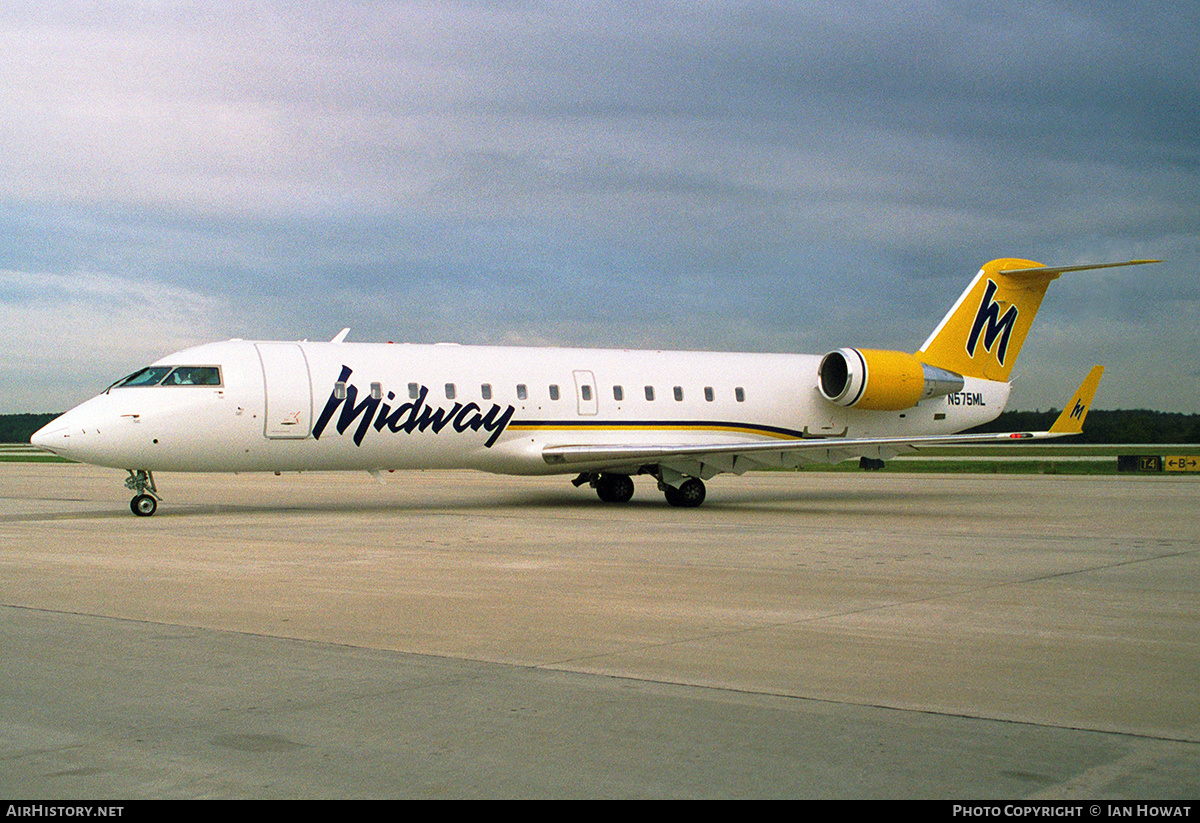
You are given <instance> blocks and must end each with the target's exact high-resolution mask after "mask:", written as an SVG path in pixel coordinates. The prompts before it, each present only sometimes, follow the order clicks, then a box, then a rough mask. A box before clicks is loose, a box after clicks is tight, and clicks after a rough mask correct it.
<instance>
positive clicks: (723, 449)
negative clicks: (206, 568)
mask: <svg viewBox="0 0 1200 823" xmlns="http://www.w3.org/2000/svg"><path fill="white" fill-rule="evenodd" d="M1153 262H1159V261H1155V260H1129V261H1125V262H1121V263H1102V264H1094V265H1075V266H1043V265H1041V264H1040V263H1036V262H1034V261H1031V260H1023V259H1017V258H1001V259H997V260H993V261H991V262H989V263H987V264H985V265H984V266H983V267H982V268H981V269H980V270H979V272H978V274H976V276H975V278H974V279H973V280H972V281H971V284H970V285H969V286H968V287H967V289H966V291H964V292H963V293H962V296H961V297H959V299H958V301H957V302H955V303H954V305H953V306H952V307H951V309H950V311H949V312H948V313H947V314H946V316H945V317H944V318H943V320H942V321H941V323H939V324H938V325H937V327H936V328H935V329H934V330H933V332H932V334H930V335H929V337H928V339H927V340H926V341H925V342H924V344H922V346H921V347H920V348H919V349H917V351H915V352H913V353H908V352H900V351H882V350H876V349H863V348H851V347H844V348H839V349H836V350H834V351H831V352H829V353H827V354H825V355H824V356H820V355H805V354H760V353H725V352H698V351H635V350H616V349H571V348H552V347H546V348H533V347H500V346H461V345H457V344H448V343H439V344H432V345H424V344H410V343H402V344H393V343H386V344H374V343H349V342H346V339H345V338H346V336H347V334H348V333H349V329H343V330H342V331H341V332H340V333H339V334H338V335H336V336H335V337H334V338H333V339H332V340H331V341H329V342H309V341H296V342H293V341H286V342H285V341H255V340H241V339H233V340H228V341H225V342H218V343H210V344H206V345H201V346H197V347H194V348H190V349H186V350H184V351H181V352H178V353H176V354H171V355H168V356H166V357H163V358H162V359H160V360H157V361H155V362H154V363H153V364H151V365H149V366H147V367H145V368H143V369H140V370H138V371H136V372H134V373H133V374H131V375H129V376H127V377H124V378H122V379H120V380H118V381H117V382H115V383H113V384H112V385H111V386H109V387H108V389H106V390H105V391H104V392H103V393H101V394H99V395H98V396H96V397H94V398H92V399H91V400H88V401H86V402H84V403H83V404H81V405H79V406H77V407H75V408H73V409H71V410H70V411H68V412H66V413H65V414H63V415H61V416H60V417H58V418H56V419H54V420H53V421H51V422H50V423H48V424H47V425H46V426H44V427H43V428H42V429H40V430H39V431H37V432H36V433H34V435H33V436H32V438H31V442H32V444H33V445H35V446H37V447H38V448H40V449H43V450H46V451H49V452H52V453H54V454H57V455H61V456H62V457H65V458H68V459H70V460H74V461H78V462H83V463H89V464H93V465H97V466H107V467H111V468H116V469H123V470H125V471H126V472H128V477H127V479H126V481H125V485H126V487H127V488H128V489H130V490H131V491H132V492H133V493H134V496H133V499H132V500H131V501H130V508H131V510H132V511H133V513H134V514H136V515H139V516H143V517H144V516H149V515H152V514H154V513H155V511H156V510H157V508H158V503H159V501H160V500H161V499H162V497H161V495H160V493H159V491H158V487H157V484H156V483H155V479H154V472H156V471H157V472H172V471H175V472H259V471H271V472H275V473H276V474H278V473H282V472H292V471H320V470H366V471H368V472H370V473H371V474H373V475H374V476H375V477H376V478H377V479H378V478H380V477H381V475H382V472H384V471H391V470H403V469H461V468H470V469H478V470H482V471H486V472H493V473H499V474H508V475H547V474H575V475H576V476H575V478H574V479H573V480H572V482H573V483H574V484H575V485H576V486H584V485H588V486H590V487H591V488H593V489H595V491H596V494H597V495H598V497H599V498H600V500H602V501H604V502H607V503H623V502H627V501H628V500H629V499H630V498H631V497H632V496H633V492H634V483H633V478H634V477H637V476H641V475H648V476H650V477H652V478H653V479H654V480H656V481H657V484H658V488H659V490H660V491H662V492H663V494H664V496H665V497H666V501H667V502H668V503H669V504H671V505H673V506H679V507H685V508H689V507H695V506H699V505H700V504H701V503H703V502H704V498H705V496H706V487H705V481H707V480H710V479H711V478H712V477H714V476H716V475H717V474H721V473H732V474H737V475H740V474H742V473H744V472H746V471H748V470H751V469H756V468H764V467H766V468H796V467H798V466H800V465H803V464H805V463H812V462H821V463H836V462H840V461H843V460H847V459H852V458H855V457H860V458H863V457H865V458H867V459H868V460H869V461H873V463H878V462H879V461H882V460H884V459H890V458H891V457H894V456H896V455H897V454H899V453H902V452H905V451H912V450H915V449H916V448H918V447H920V446H924V445H941V444H954V443H994V442H1009V441H1013V440H1037V439H1043V438H1050V437H1062V436H1065V435H1071V434H1078V433H1079V432H1080V431H1082V426H1083V421H1084V418H1085V417H1086V414H1087V409H1088V406H1089V405H1090V404H1091V401H1092V397H1093V396H1094V394H1095V391H1096V386H1097V385H1098V384H1099V381H1100V377H1101V374H1102V372H1103V368H1102V367H1100V366H1097V367H1096V368H1094V369H1093V370H1092V371H1091V373H1089V375H1088V376H1087V378H1086V379H1085V380H1084V382H1083V384H1082V385H1081V386H1080V388H1079V390H1078V391H1077V392H1076V393H1075V395H1074V396H1073V397H1072V398H1071V401H1070V402H1069V403H1068V404H1067V405H1066V406H1065V407H1064V410H1063V413H1062V415H1060V417H1059V419H1058V420H1057V421H1055V423H1054V425H1053V426H1051V428H1050V429H1049V430H1048V431H1045V432H1008V433H1003V434H958V432H962V431H963V430H965V429H969V428H972V427H975V426H978V425H980V424H982V423H986V422H988V421H990V420H993V419H994V418H995V417H997V416H998V415H999V414H1000V412H1001V411H1003V410H1004V407H1005V404H1006V403H1007V400H1008V396H1009V392H1010V390H1011V384H1010V383H1009V382H1008V381H1009V375H1010V373H1011V371H1012V369H1013V365H1014V363H1015V361H1016V359H1017V355H1018V354H1019V353H1020V350H1021V346H1022V344H1023V343H1024V342H1025V338H1026V335H1027V334H1028V332H1029V328H1030V325H1031V323H1032V321H1033V317H1034V315H1035V314H1036V312H1037V310H1038V307H1039V306H1040V304H1041V301H1042V298H1043V296H1044V295H1045V292H1046V288H1047V286H1048V285H1049V283H1050V282H1051V281H1052V280H1054V279H1056V278H1058V277H1059V276H1060V275H1062V274H1064V273H1067V272H1074V271H1084V270H1089V269H1100V268H1110V267H1114V266H1131V265H1141V264H1144V263H1153Z"/></svg>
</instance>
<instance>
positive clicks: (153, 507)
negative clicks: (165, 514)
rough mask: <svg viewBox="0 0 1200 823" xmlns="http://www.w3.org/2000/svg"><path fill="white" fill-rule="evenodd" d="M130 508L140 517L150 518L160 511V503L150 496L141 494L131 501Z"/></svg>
mask: <svg viewBox="0 0 1200 823" xmlns="http://www.w3.org/2000/svg"><path fill="white" fill-rule="evenodd" d="M129 508H130V510H132V511H133V513H134V514H136V515H137V516H138V517H149V516H150V515H152V514H154V513H155V512H156V511H158V501H157V500H155V499H154V498H153V497H151V496H150V495H148V494H139V495H138V496H137V497H135V498H133V499H132V500H130V501H129Z"/></svg>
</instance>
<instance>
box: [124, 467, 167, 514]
mask: <svg viewBox="0 0 1200 823" xmlns="http://www.w3.org/2000/svg"><path fill="white" fill-rule="evenodd" d="M128 471H129V477H127V478H125V488H127V489H130V490H132V491H133V492H134V497H133V499H132V500H130V501H129V510H130V511H132V512H133V513H134V514H136V515H137V516H138V517H149V516H150V515H152V514H154V513H155V512H156V511H158V501H159V500H160V499H161V498H160V497H159V496H158V487H157V486H155V485H154V475H153V474H152V473H151V472H149V471H146V470H145V469H138V470H137V471H134V470H133V469H129V470H128Z"/></svg>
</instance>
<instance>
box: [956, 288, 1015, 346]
mask: <svg viewBox="0 0 1200 823" xmlns="http://www.w3.org/2000/svg"><path fill="white" fill-rule="evenodd" d="M995 293H996V282H995V281H994V280H990V279H989V280H988V281H987V288H986V289H984V292H983V300H981V301H979V311H977V312H976V313H975V322H974V323H973V324H972V325H971V333H970V334H969V335H968V336H967V354H968V355H970V356H971V357H974V356H975V347H976V345H978V343H979V335H980V333H982V334H983V348H984V350H985V351H991V350H992V344H993V343H995V342H996V338H997V337H999V338H1000V344H999V345H998V346H997V347H996V351H995V352H994V354H995V355H996V359H997V360H998V361H1000V365H1002V366H1003V365H1004V358H1005V357H1006V356H1008V340H1009V338H1010V337H1012V330H1013V326H1014V325H1016V322H1017V307H1016V306H1015V305H1010V306H1009V307H1008V311H1006V312H1004V316H1003V317H1001V316H1000V304H999V303H994V302H992V295H994V294H995Z"/></svg>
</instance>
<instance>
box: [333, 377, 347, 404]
mask: <svg viewBox="0 0 1200 823" xmlns="http://www.w3.org/2000/svg"><path fill="white" fill-rule="evenodd" d="M333 396H334V397H335V398H336V399H338V400H345V399H346V381H345V380H339V381H337V382H336V383H334V384H333Z"/></svg>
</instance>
